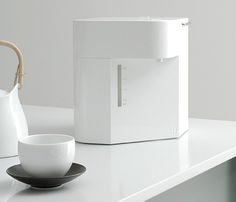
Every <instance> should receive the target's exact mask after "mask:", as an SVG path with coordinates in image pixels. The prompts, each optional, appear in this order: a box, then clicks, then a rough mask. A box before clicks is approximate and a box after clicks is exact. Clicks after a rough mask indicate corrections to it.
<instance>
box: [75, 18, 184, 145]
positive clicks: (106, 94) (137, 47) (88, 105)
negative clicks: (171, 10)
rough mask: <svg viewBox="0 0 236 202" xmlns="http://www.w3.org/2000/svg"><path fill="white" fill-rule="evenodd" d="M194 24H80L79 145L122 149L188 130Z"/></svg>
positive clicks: (77, 63) (77, 69)
mask: <svg viewBox="0 0 236 202" xmlns="http://www.w3.org/2000/svg"><path fill="white" fill-rule="evenodd" d="M187 25H188V19H187V18H154V19H151V18H133V19H132V18H130V19H129V18H127V19H126V18H125V19H123V18H104V19H103V18H98V19H84V20H76V21H74V76H75V78H74V86H75V88H74V89H75V92H74V95H75V139H76V140H77V141H79V142H84V143H96V144H117V143H126V142H136V141H148V140H158V139H169V138H177V137H179V136H181V135H182V134H183V133H185V132H186V131H187V130H188V26H187Z"/></svg>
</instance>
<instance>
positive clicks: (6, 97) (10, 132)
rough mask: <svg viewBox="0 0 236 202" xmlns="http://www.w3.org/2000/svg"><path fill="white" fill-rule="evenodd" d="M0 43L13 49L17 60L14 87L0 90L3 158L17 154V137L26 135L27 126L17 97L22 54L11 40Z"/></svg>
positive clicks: (22, 70) (0, 149) (0, 41)
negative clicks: (8, 89) (9, 89)
mask: <svg viewBox="0 0 236 202" xmlns="http://www.w3.org/2000/svg"><path fill="white" fill-rule="evenodd" d="M1 45H2V46H7V47H9V48H11V49H13V50H14V51H15V53H16V54H17V56H18V60H19V65H18V68H17V72H16V76H15V81H14V87H13V88H12V90H11V91H10V92H7V91H4V90H0V158H4V157H10V156H16V155H17V153H18V152H17V144H18V139H19V138H21V137H24V136H27V135H28V126H27V121H26V118H25V114H24V112H23V109H22V106H21V103H20V101H19V97H18V89H20V88H21V87H22V84H23V75H24V68H23V57H22V54H21V52H20V50H19V49H18V48H17V47H16V46H15V45H14V44H13V43H11V42H8V41H4V40H0V46H1ZM1 76H3V75H0V77H1Z"/></svg>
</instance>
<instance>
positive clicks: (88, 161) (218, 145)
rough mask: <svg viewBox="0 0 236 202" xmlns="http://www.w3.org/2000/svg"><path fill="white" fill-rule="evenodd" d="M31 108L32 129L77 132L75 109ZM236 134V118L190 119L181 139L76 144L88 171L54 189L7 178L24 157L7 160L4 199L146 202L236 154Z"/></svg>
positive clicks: (0, 172) (2, 163)
mask: <svg viewBox="0 0 236 202" xmlns="http://www.w3.org/2000/svg"><path fill="white" fill-rule="evenodd" d="M25 109H26V115H27V118H29V126H30V127H29V128H30V133H32V132H35V131H38V130H39V129H40V128H41V130H42V132H45V131H47V130H48V131H54V132H55V133H58V132H59V131H60V130H62V128H64V131H63V130H62V131H63V133H66V132H65V130H66V131H67V133H70V134H71V132H72V129H71V126H72V121H73V119H72V116H73V115H72V114H73V111H72V110H69V109H68V110H67V109H56V108H42V107H32V106H27V107H26V108H25ZM33 112H34V113H33ZM63 120H64V121H63ZM38 121H39V122H38ZM37 122H38V124H37ZM58 124H59V125H58ZM57 126H58V127H57ZM39 127H40V128H39ZM235 134H236V122H228V121H215V120H201V119H190V130H189V132H188V133H187V134H185V135H184V136H182V137H181V138H180V139H177V140H175V139H174V140H164V141H152V142H143V143H133V144H122V145H115V146H103V145H87V144H76V156H75V162H78V163H81V164H83V165H85V166H86V167H87V171H86V173H85V174H84V175H82V176H81V177H79V178H77V179H76V180H75V181H73V182H71V183H68V184H67V185H66V186H64V187H63V188H62V189H58V190H54V191H50V192H49V191H47V192H38V191H34V190H31V189H28V187H27V186H26V185H24V184H22V183H19V182H16V181H15V180H13V179H12V178H10V177H9V176H7V174H6V173H5V170H6V169H7V168H8V167H9V166H11V165H14V164H16V163H18V162H19V161H18V158H17V157H14V158H9V159H1V160H0V196H1V198H0V199H1V200H0V201H4V202H5V201H8V202H9V201H10V202H13V201H17V202H29V201H34V202H41V201H44V202H49V201H59V202H62V201H83V202H95V201H98V202H113V201H129V202H130V201H134V202H136V201H144V200H147V199H150V198H152V197H153V196H155V195H158V194H160V193H162V192H164V191H166V190H168V189H170V188H171V187H174V186H176V185H178V184H180V183H182V182H184V181H186V180H188V179H191V178H193V177H194V176H196V175H199V174H201V173H203V172H204V171H207V170H209V169H210V168H212V167H215V166H217V165H219V164H221V163H223V162H225V161H227V160H229V159H231V158H233V157H235V155H236V135H235Z"/></svg>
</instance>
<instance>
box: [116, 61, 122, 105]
mask: <svg viewBox="0 0 236 202" xmlns="http://www.w3.org/2000/svg"><path fill="white" fill-rule="evenodd" d="M121 91H122V66H121V65H120V64H119V65H118V66H117V99H118V100H117V103H118V107H121V106H122V92H121Z"/></svg>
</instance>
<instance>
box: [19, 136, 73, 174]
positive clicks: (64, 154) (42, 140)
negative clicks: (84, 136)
mask: <svg viewBox="0 0 236 202" xmlns="http://www.w3.org/2000/svg"><path fill="white" fill-rule="evenodd" d="M18 154H19V159H20V163H21V165H22V167H23V168H24V170H25V171H26V172H27V173H28V174H30V175H31V176H35V177H60V176H64V175H65V174H66V173H67V171H68V170H69V169H70V167H71V165H72V163H73V160H74V155H75V140H74V138H73V137H71V136H69V135H62V134H37V135H30V136H27V137H24V138H22V139H20V140H19V143H18Z"/></svg>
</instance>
